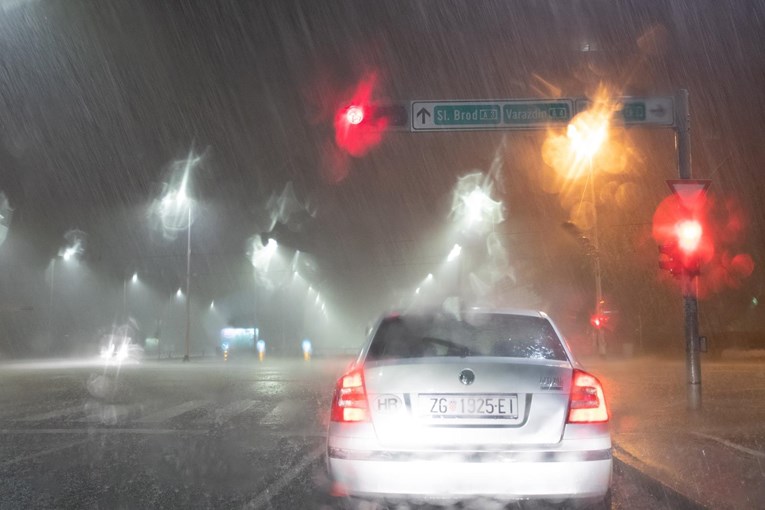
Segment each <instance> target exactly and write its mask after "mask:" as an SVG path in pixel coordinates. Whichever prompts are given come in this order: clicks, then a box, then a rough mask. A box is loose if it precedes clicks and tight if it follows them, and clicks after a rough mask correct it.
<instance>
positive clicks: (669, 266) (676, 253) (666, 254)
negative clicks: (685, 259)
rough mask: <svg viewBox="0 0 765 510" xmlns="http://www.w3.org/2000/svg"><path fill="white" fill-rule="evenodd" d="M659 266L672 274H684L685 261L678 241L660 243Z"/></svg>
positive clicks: (677, 275)
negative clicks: (682, 259)
mask: <svg viewBox="0 0 765 510" xmlns="http://www.w3.org/2000/svg"><path fill="white" fill-rule="evenodd" d="M659 268H661V269H663V270H664V271H669V274H671V275H672V276H676V277H679V276H680V275H681V274H683V263H682V261H681V260H680V250H679V249H678V246H677V243H676V242H669V243H666V244H661V245H659Z"/></svg>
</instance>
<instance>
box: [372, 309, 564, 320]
mask: <svg viewBox="0 0 765 510" xmlns="http://www.w3.org/2000/svg"><path fill="white" fill-rule="evenodd" d="M461 312H462V313H479V314H487V315H522V316H526V317H540V318H543V319H549V317H548V316H547V314H546V313H545V312H543V311H541V310H534V309H531V308H487V307H469V308H463V309H462V310H461ZM445 313H449V312H448V311H447V310H444V309H441V308H435V307H433V308H414V309H410V310H392V311H390V312H388V313H386V314H384V315H383V318H393V317H398V316H402V317H405V316H407V315H431V314H432V315H435V314H445Z"/></svg>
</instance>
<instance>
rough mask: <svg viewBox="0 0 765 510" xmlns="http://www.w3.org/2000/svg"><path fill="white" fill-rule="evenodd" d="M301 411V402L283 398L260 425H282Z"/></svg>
mask: <svg viewBox="0 0 765 510" xmlns="http://www.w3.org/2000/svg"><path fill="white" fill-rule="evenodd" d="M300 413H301V405H300V402H296V401H294V400H283V401H281V402H279V404H278V405H277V406H276V407H274V408H273V409H272V410H271V412H270V413H268V414H267V415H266V416H265V417H264V418H263V419H262V420H260V425H281V424H287V423H289V422H291V421H292V420H291V418H293V417H295V416H297V415H298V414H300Z"/></svg>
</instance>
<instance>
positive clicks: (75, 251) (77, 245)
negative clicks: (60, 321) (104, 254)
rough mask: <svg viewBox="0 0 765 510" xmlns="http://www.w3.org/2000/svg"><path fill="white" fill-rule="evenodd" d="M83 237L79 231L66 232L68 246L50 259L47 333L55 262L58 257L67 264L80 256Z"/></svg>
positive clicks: (51, 308)
mask: <svg viewBox="0 0 765 510" xmlns="http://www.w3.org/2000/svg"><path fill="white" fill-rule="evenodd" d="M83 236H84V234H83V233H82V232H80V231H76V230H73V231H70V232H67V233H66V235H65V236H64V237H66V238H67V240H69V244H68V245H66V246H64V247H62V248H61V249H59V251H58V253H57V254H56V255H54V256H53V258H52V259H51V264H50V303H49V306H48V310H49V314H50V315H49V316H48V331H49V332H50V333H52V332H53V298H54V292H55V287H54V283H55V278H56V262H57V261H58V259H59V257H60V258H61V259H62V260H64V261H65V262H68V261H70V260H73V259H74V258H75V257H77V256H79V255H81V254H82V253H83V252H84V246H83V245H84V243H83Z"/></svg>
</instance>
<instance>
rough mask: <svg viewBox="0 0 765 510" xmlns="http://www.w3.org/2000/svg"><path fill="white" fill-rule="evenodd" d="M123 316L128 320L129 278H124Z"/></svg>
mask: <svg viewBox="0 0 765 510" xmlns="http://www.w3.org/2000/svg"><path fill="white" fill-rule="evenodd" d="M122 316H123V317H125V321H127V280H126V279H123V280H122Z"/></svg>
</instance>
